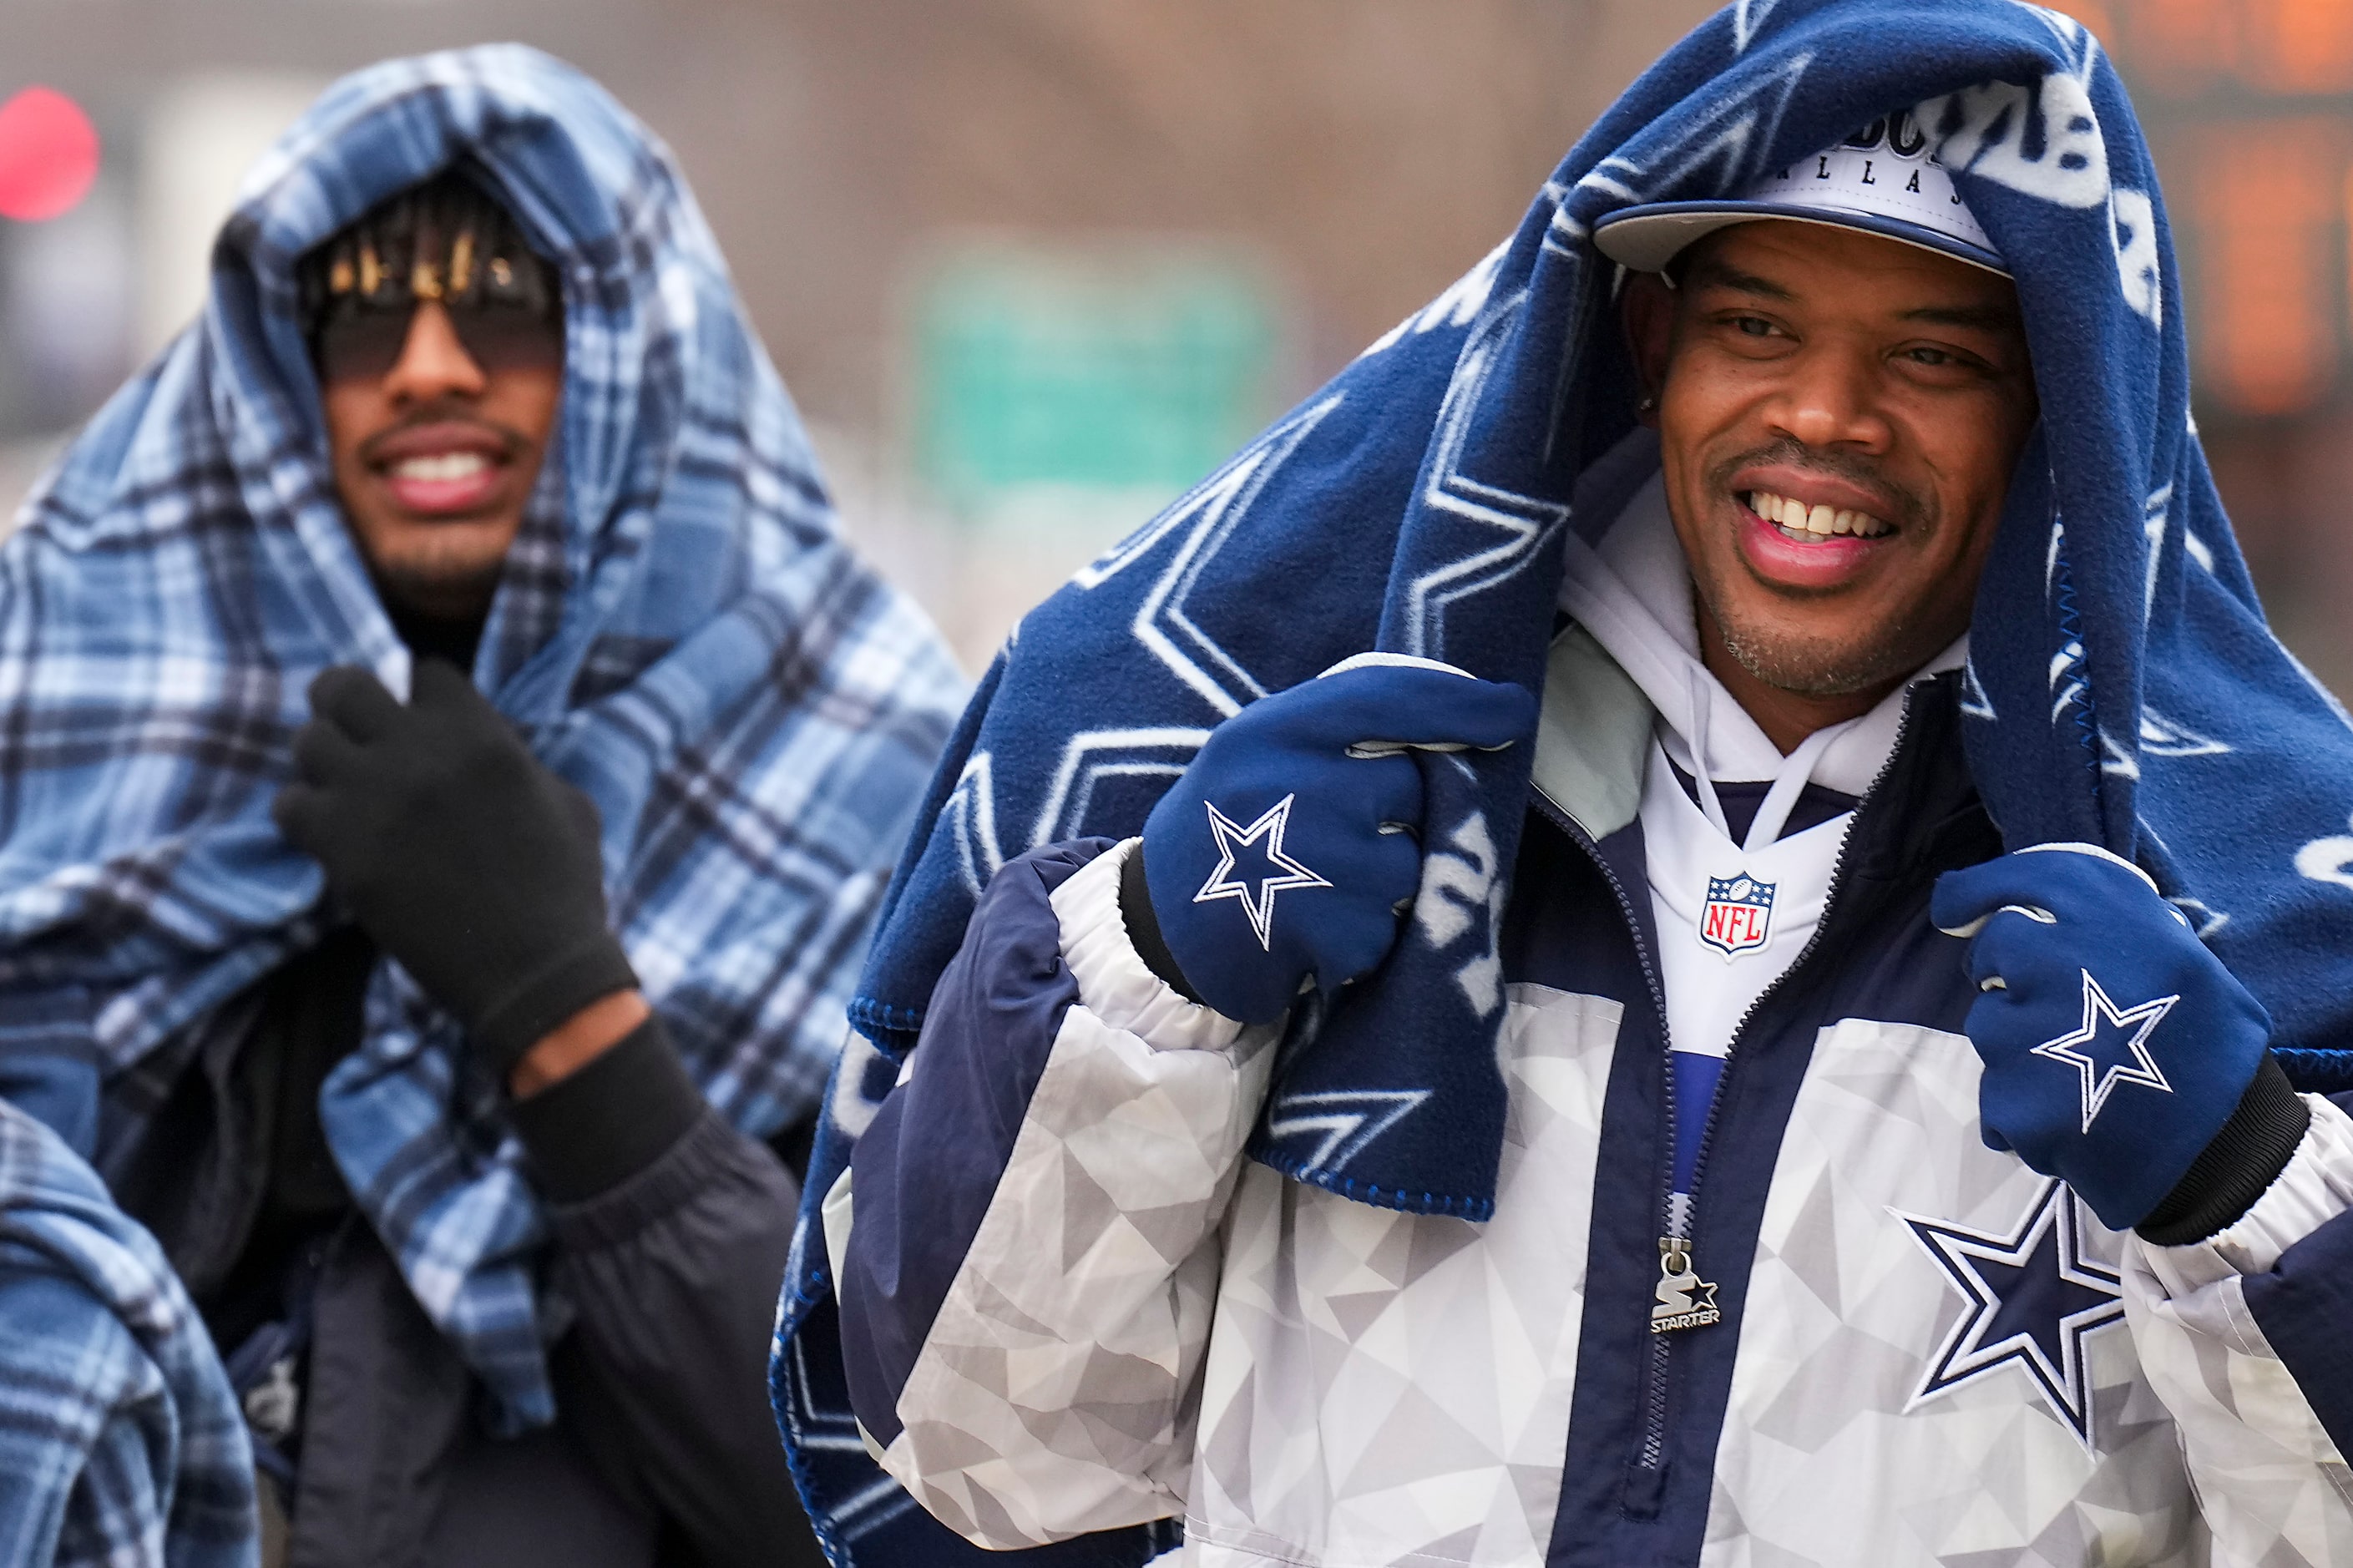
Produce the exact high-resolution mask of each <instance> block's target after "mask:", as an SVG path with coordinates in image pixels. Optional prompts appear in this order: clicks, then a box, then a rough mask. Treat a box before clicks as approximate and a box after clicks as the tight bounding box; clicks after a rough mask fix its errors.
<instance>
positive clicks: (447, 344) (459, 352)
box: [384, 300, 485, 403]
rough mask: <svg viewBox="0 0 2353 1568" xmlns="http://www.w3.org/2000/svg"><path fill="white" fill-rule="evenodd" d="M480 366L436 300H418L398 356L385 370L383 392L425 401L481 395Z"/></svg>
mask: <svg viewBox="0 0 2353 1568" xmlns="http://www.w3.org/2000/svg"><path fill="white" fill-rule="evenodd" d="M484 380H485V378H484V376H483V374H482V367H481V366H480V365H479V364H477V363H474V356H473V355H472V354H470V353H467V352H466V344H465V340H463V339H462V338H460V337H459V336H458V327H457V323H456V322H454V321H450V319H449V312H448V309H447V308H446V307H444V306H443V305H442V303H441V302H440V301H439V300H418V301H417V310H416V311H415V313H414V314H412V315H411V316H410V317H409V319H408V336H407V338H406V340H404V341H403V342H402V343H401V345H400V358H399V359H397V360H396V361H395V362H394V363H393V366H392V369H391V370H390V371H388V372H386V373H385V380H384V390H385V395H387V396H389V397H390V398H392V399H393V401H394V402H396V403H428V402H430V401H432V400H433V399H434V398H437V397H448V396H459V397H480V395H482V388H483V384H484Z"/></svg>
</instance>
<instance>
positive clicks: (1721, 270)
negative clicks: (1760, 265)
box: [1684, 261, 1798, 300]
mask: <svg viewBox="0 0 2353 1568" xmlns="http://www.w3.org/2000/svg"><path fill="white" fill-rule="evenodd" d="M1684 286H1685V287H1686V288H1693V289H1733V290H1734V291H1736V292H1737V293H1742V294H1757V295H1761V296H1762V297H1764V298H1765V299H1767V300H1794V299H1796V298H1797V297H1798V296H1797V292H1796V290H1794V289H1786V288H1784V287H1782V286H1781V285H1780V284H1778V283H1776V282H1774V281H1773V280H1772V279H1770V278H1759V277H1758V276H1757V274H1756V273H1754V272H1743V271H1741V270H1740V269H1739V268H1734V267H1727V266H1725V264H1724V263H1723V262H1721V261H1703V262H1702V263H1700V265H1699V268H1697V270H1696V271H1694V273H1693V275H1692V276H1691V277H1690V278H1688V279H1684Z"/></svg>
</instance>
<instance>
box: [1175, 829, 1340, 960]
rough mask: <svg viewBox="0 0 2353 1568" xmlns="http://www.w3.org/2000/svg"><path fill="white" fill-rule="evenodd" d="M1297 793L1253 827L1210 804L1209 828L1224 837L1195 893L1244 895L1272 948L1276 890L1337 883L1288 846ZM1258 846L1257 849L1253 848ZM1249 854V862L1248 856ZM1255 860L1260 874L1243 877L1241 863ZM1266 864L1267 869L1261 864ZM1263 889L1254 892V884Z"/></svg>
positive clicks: (1262, 939)
mask: <svg viewBox="0 0 2353 1568" xmlns="http://www.w3.org/2000/svg"><path fill="white" fill-rule="evenodd" d="M1296 798H1297V796H1295V795H1284V796H1283V797H1282V799H1281V800H1278V801H1276V802H1275V803H1274V804H1273V805H1271V806H1269V807H1267V808H1266V812H1265V814H1264V815H1263V816H1260V818H1259V819H1258V820H1257V821H1256V822H1253V823H1251V824H1250V826H1248V827H1244V826H1240V824H1239V823H1237V822H1235V821H1234V819H1233V818H1232V817H1230V816H1227V815H1226V814H1225V813H1224V812H1222V811H1219V809H1218V808H1217V807H1216V806H1215V805H1209V803H1208V802H1207V801H1204V802H1202V803H1201V804H1202V805H1207V806H1208V810H1209V833H1210V835H1211V837H1214V838H1216V839H1217V841H1218V868H1217V869H1216V870H1214V871H1212V872H1210V873H1209V879H1208V881H1206V882H1204V883H1202V884H1201V890H1200V891H1199V892H1198V893H1196V894H1194V895H1193V901H1194V902H1195V903H1197V904H1207V903H1213V902H1215V901H1216V900H1219V899H1240V900H1241V904H1242V912H1243V913H1244V914H1246V915H1248V916H1249V917H1250V930H1251V931H1256V932H1257V933H1258V944H1259V946H1261V947H1263V948H1271V947H1272V946H1273V942H1274V895H1275V894H1277V893H1279V892H1281V891H1282V889H1285V888H1328V887H1330V886H1331V885H1332V884H1331V883H1329V882H1327V881H1325V880H1324V879H1323V878H1321V877H1319V876H1317V875H1316V874H1315V873H1314V872H1313V871H1311V870H1309V869H1308V868H1306V867H1304V866H1303V865H1301V864H1300V863H1299V862H1298V861H1296V860H1294V859H1293V858H1291V857H1290V856H1288V855H1286V854H1284V853H1283V852H1282V830H1283V829H1284V828H1285V827H1286V826H1289V825H1290V822H1291V803H1292V802H1293V800H1294V799H1296ZM1253 851H1255V853H1252V852H1253ZM1245 857H1247V862H1245ZM1241 863H1249V864H1250V865H1251V866H1252V867H1253V871H1254V874H1251V875H1245V876H1240V877H1237V876H1235V875H1234V874H1233V872H1234V868H1235V867H1236V865H1237V864H1241ZM1258 867H1264V868H1265V869H1264V870H1262V871H1258V870H1256V868H1258ZM1253 887H1255V888H1256V889H1257V891H1256V892H1255V893H1253V892H1252V891H1251V889H1252V888H1253Z"/></svg>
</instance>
